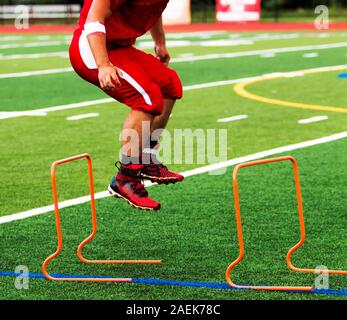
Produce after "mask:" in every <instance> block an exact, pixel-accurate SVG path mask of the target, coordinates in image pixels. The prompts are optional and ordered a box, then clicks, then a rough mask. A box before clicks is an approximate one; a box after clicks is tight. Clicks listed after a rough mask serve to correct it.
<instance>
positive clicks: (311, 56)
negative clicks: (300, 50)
mask: <svg viewBox="0 0 347 320" xmlns="http://www.w3.org/2000/svg"><path fill="white" fill-rule="evenodd" d="M303 57H304V58H307V59H312V58H318V57H319V54H318V53H317V52H310V53H305V54H304V55H303Z"/></svg>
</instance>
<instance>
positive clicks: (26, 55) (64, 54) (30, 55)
mask: <svg viewBox="0 0 347 320" xmlns="http://www.w3.org/2000/svg"><path fill="white" fill-rule="evenodd" d="M49 57H60V58H68V57H69V53H68V52H67V51H59V52H48V53H23V54H11V55H2V54H0V61H2V60H17V59H38V58H49Z"/></svg>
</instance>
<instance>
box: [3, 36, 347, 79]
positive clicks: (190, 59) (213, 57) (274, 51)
mask: <svg viewBox="0 0 347 320" xmlns="http://www.w3.org/2000/svg"><path fill="white" fill-rule="evenodd" d="M344 47H347V42H339V43H332V44H323V45H316V46H299V47H287V48H277V49H265V50H254V51H241V52H232V53H221V54H207V55H202V56H189V57H180V58H173V59H171V63H182V62H194V61H204V60H217V59H233V58H240V57H251V56H257V55H260V56H264V55H265V56H266V55H273V54H277V53H287V52H300V51H311V50H325V49H333V48H344ZM55 54H56V55H60V54H61V53H59V52H57V53H55ZM40 55H41V56H40V57H44V54H40ZM48 56H50V55H49V54H48ZM2 59H7V58H6V56H3V57H1V56H0V61H1V60H2ZM53 70H57V69H53ZM60 70H62V71H61V72H71V71H72V69H71V68H70V69H69V68H64V69H60ZM50 71H51V70H42V71H33V72H32V74H30V73H29V72H17V73H10V74H7V75H2V78H3V79H5V78H6V77H8V78H10V77H11V78H13V77H23V76H24V77H28V76H37V75H41V74H49V73H52V72H50ZM54 73H56V72H54ZM23 74H24V75H23Z"/></svg>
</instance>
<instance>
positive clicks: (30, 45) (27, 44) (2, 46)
mask: <svg viewBox="0 0 347 320" xmlns="http://www.w3.org/2000/svg"><path fill="white" fill-rule="evenodd" d="M67 44H70V41H46V42H44V41H41V42H24V43H10V44H0V49H16V48H34V47H49V46H60V45H67Z"/></svg>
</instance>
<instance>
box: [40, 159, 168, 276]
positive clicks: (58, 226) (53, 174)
mask: <svg viewBox="0 0 347 320" xmlns="http://www.w3.org/2000/svg"><path fill="white" fill-rule="evenodd" d="M81 159H86V160H87V164H88V176H89V191H90V207H91V214H92V233H91V234H90V235H89V236H88V237H87V238H86V239H84V240H83V241H82V242H81V243H80V244H79V246H78V247H77V256H78V258H79V260H80V261H81V262H83V263H86V264H100V265H112V264H115V265H123V264H138V265H145V264H146V265H147V264H148V265H161V264H162V263H163V261H162V260H90V259H87V258H85V257H84V256H83V253H82V251H83V248H84V247H85V246H86V245H87V244H88V243H89V242H90V241H91V240H92V239H93V238H94V237H95V236H96V234H97V230H98V229H97V214H96V205H95V196H94V194H95V193H94V179H93V166H92V159H91V156H90V155H89V154H88V153H84V154H80V155H76V156H73V157H69V158H66V159H62V160H58V161H55V162H54V163H53V164H52V167H51V183H52V194H53V202H54V213H55V224H56V232H57V249H56V251H55V252H54V253H53V254H51V255H50V256H48V257H47V258H46V259H45V260H44V262H43V264H42V272H43V274H44V275H45V277H46V278H47V279H48V280H53V281H77V282H119V283H126V282H130V283H131V282H133V279H132V278H109V277H105V278H102V277H98V278H96V277H88V276H86V277H71V278H61V277H56V276H54V275H51V274H50V273H49V272H48V271H47V266H48V264H49V263H50V262H51V261H52V260H53V259H55V258H56V257H57V256H59V254H60V253H61V251H62V250H63V234H62V228H61V215H60V210H59V200H58V191H57V182H56V170H57V167H58V166H60V165H63V164H66V163H69V162H74V161H77V160H81Z"/></svg>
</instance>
